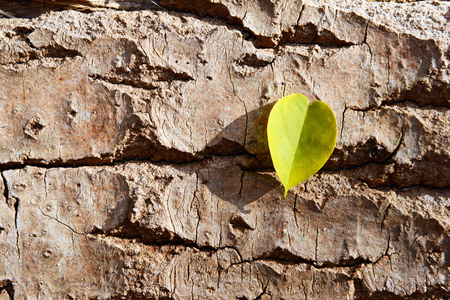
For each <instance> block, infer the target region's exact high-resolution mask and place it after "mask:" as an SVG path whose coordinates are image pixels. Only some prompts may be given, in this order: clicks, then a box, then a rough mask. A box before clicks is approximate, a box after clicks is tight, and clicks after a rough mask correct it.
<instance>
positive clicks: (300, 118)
mask: <svg viewBox="0 0 450 300" xmlns="http://www.w3.org/2000/svg"><path fill="white" fill-rule="evenodd" d="M336 137H337V127H336V117H335V115H334V113H333V110H332V109H331V108H330V107H329V106H328V105H327V104H326V103H325V102H322V101H315V102H312V103H311V104H308V99H306V97H305V96H303V95H301V94H291V95H289V96H286V97H283V98H281V99H280V100H279V101H278V102H277V103H276V104H275V105H274V107H273V108H272V111H271V112H270V115H269V121H268V124H267V138H268V141H269V150H270V155H271V157H272V162H273V166H274V168H275V171H276V172H277V175H278V178H279V179H280V181H281V183H282V184H283V186H284V197H286V194H287V192H288V190H289V189H290V188H291V187H293V186H295V185H297V184H299V183H301V182H302V181H304V180H306V179H308V178H309V177H311V176H312V175H314V174H315V173H316V172H317V171H319V170H320V168H322V166H323V165H324V164H325V163H326V162H327V160H328V158H329V157H330V155H331V153H333V150H334V147H335V145H336Z"/></svg>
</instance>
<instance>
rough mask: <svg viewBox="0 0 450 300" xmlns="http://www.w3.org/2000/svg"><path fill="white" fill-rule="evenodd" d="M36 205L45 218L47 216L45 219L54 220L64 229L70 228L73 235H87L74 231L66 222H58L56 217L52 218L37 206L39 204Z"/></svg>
mask: <svg viewBox="0 0 450 300" xmlns="http://www.w3.org/2000/svg"><path fill="white" fill-rule="evenodd" d="M34 205H35V206H37V208H39V211H40V212H41V214H42V215H43V216H45V217H47V218H49V219H51V220H53V221H56V222H58V223H59V224H61V225H63V226H64V227H66V228H68V229H69V230H70V231H71V232H72V233H75V234H77V235H87V234H86V233H82V232H78V231H76V230H75V229H73V228H72V227H70V225H68V224H66V223H64V222H61V221H60V220H58V219H57V218H54V217H52V216H50V215H47V214H46V213H44V211H43V210H42V209H41V207H40V206H39V205H37V204H34Z"/></svg>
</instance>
